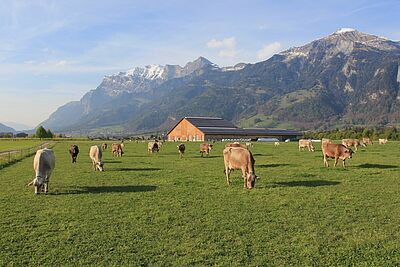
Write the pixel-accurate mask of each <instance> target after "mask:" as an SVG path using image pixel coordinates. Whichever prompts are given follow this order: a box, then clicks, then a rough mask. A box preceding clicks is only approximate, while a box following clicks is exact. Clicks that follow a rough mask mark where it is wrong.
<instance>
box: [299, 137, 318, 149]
mask: <svg viewBox="0 0 400 267" xmlns="http://www.w3.org/2000/svg"><path fill="white" fill-rule="evenodd" d="M305 148H308V151H313V152H314V150H315V147H314V145H313V143H312V142H311V140H307V139H300V140H299V151H302V150H304V149H305Z"/></svg>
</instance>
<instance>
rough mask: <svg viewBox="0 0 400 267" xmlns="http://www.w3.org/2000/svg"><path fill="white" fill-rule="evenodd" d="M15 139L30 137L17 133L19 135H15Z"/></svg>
mask: <svg viewBox="0 0 400 267" xmlns="http://www.w3.org/2000/svg"><path fill="white" fill-rule="evenodd" d="M15 137H19V138H25V137H28V134H27V133H17V134H16V135H15Z"/></svg>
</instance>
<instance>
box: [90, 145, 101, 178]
mask: <svg viewBox="0 0 400 267" xmlns="http://www.w3.org/2000/svg"><path fill="white" fill-rule="evenodd" d="M89 157H90V159H91V160H92V164H93V169H94V170H95V171H97V170H99V171H101V172H102V171H104V168H103V166H104V163H103V161H102V160H101V157H102V153H101V147H100V146H91V147H90V152H89Z"/></svg>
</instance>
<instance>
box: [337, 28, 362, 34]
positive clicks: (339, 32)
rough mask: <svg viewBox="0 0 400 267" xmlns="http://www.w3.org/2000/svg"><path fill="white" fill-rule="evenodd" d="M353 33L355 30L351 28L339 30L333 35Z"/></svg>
mask: <svg viewBox="0 0 400 267" xmlns="http://www.w3.org/2000/svg"><path fill="white" fill-rule="evenodd" d="M355 31H357V30H355V29H353V28H340V29H338V30H337V31H336V32H335V33H336V34H341V33H346V32H355Z"/></svg>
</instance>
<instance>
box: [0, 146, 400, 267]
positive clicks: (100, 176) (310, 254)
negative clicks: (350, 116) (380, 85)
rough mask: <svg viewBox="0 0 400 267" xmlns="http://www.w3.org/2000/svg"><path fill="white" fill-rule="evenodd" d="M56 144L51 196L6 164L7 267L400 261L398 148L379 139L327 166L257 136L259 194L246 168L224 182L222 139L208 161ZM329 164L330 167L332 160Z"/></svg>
mask: <svg viewBox="0 0 400 267" xmlns="http://www.w3.org/2000/svg"><path fill="white" fill-rule="evenodd" d="M76 143H77V144H78V145H79V147H80V151H81V153H80V154H79V156H78V163H77V164H74V165H73V164H72V163H71V162H70V158H69V154H68V152H67V151H68V147H69V145H70V143H67V142H65V143H58V144H57V145H56V146H55V147H54V151H55V155H56V168H55V171H54V173H53V176H52V177H51V180H50V186H49V190H50V191H49V194H48V195H38V196H36V195H34V193H33V188H31V187H27V186H26V184H27V183H28V182H30V181H31V179H32V178H33V175H34V173H33V168H32V160H33V159H32V157H29V158H26V159H24V160H22V161H20V162H17V163H15V164H13V165H11V166H9V167H7V168H4V169H2V170H0V218H1V226H0V234H1V238H0V265H2V266H4V265H5V266H24V265H32V266H84V265H86V266H87V265H101V266H126V265H130V266H132V265H133V266H135V265H145V266H146V265H150V266H154V265H156V266H160V265H162V266H170V265H173V266H187V265H199V266H204V265H222V266H230V265H234V266H260V265H264V266H265V265H267V266H352V265H354V266H399V265H400V168H399V164H400V162H399V154H400V143H395V142H391V143H390V144H388V145H385V146H379V145H373V146H370V147H367V148H366V149H362V150H361V151H359V152H357V153H356V154H355V155H354V158H353V159H351V160H349V161H348V168H347V169H343V168H342V167H336V168H333V167H330V168H323V161H322V155H321V151H320V146H319V145H317V151H316V152H314V153H312V152H299V151H298V150H297V146H296V144H295V143H284V144H282V145H281V146H279V147H276V148H275V147H273V144H265V143H262V144H260V143H256V144H255V146H254V148H253V155H254V157H255V159H256V166H255V169H256V174H257V175H258V176H260V177H262V178H261V179H260V180H259V181H258V182H257V183H256V188H255V189H253V190H244V189H243V181H242V179H241V177H240V173H239V172H238V171H236V172H233V175H232V180H233V184H232V186H230V187H228V186H227V185H226V184H225V177H224V174H223V158H222V148H223V146H224V144H223V143H216V144H215V150H213V151H212V152H211V155H210V157H209V158H201V157H200V155H199V152H198V144H193V143H188V144H187V152H186V154H185V156H184V158H183V159H182V160H180V159H179V156H178V153H177V148H176V143H168V144H166V145H165V146H163V148H162V150H161V152H160V153H159V154H155V155H148V154H147V152H146V144H144V143H139V144H136V143H130V142H126V148H125V154H124V157H122V158H113V157H112V156H111V155H110V154H111V153H110V150H107V151H106V152H105V153H104V156H103V159H104V161H105V172H94V171H93V170H92V169H91V162H90V160H89V157H88V150H89V147H90V145H92V144H95V143H94V142H76ZM330 164H331V166H332V165H333V162H332V161H330Z"/></svg>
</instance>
